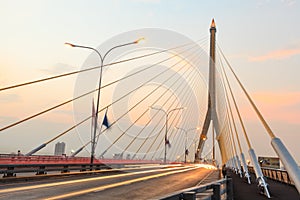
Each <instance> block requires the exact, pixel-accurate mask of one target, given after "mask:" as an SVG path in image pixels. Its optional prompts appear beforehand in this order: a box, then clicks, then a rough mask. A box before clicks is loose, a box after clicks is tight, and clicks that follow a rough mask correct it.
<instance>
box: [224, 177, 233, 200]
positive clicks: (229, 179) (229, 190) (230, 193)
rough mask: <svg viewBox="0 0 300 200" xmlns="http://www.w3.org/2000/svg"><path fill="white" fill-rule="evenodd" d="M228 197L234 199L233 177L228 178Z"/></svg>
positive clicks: (229, 199)
mask: <svg viewBox="0 0 300 200" xmlns="http://www.w3.org/2000/svg"><path fill="white" fill-rule="evenodd" d="M226 195H227V197H226V199H227V200H233V184H232V178H229V177H228V178H227V179H226Z"/></svg>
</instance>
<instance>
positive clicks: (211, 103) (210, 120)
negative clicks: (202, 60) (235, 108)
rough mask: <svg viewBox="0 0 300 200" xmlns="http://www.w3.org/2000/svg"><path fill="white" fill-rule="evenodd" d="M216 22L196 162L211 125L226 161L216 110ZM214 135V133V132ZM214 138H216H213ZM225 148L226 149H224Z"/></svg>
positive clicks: (212, 31)
mask: <svg viewBox="0 0 300 200" xmlns="http://www.w3.org/2000/svg"><path fill="white" fill-rule="evenodd" d="M216 32H217V29H216V24H215V21H214V19H212V22H211V25H210V51H209V56H210V59H209V87H208V106H207V112H206V117H205V121H204V124H203V127H202V131H201V135H200V139H199V144H198V148H197V151H196V153H195V162H199V161H200V157H201V153H202V150H203V148H204V143H205V140H206V138H207V132H208V129H209V126H210V125H211V127H212V130H213V133H214V132H215V133H216V138H217V140H218V143H219V146H220V149H221V157H222V162H223V163H225V162H226V160H227V159H226V151H222V149H224V148H225V147H224V146H223V144H224V142H220V141H219V139H218V138H219V137H218V136H219V133H220V131H219V121H218V115H217V111H216V66H215V60H216ZM213 135H214V134H213ZM220 139H221V138H220ZM213 140H214V138H213ZM213 142H214V141H213ZM224 150H225V149H224ZM213 160H215V150H214V147H213Z"/></svg>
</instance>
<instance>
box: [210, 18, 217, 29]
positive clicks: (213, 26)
mask: <svg viewBox="0 0 300 200" xmlns="http://www.w3.org/2000/svg"><path fill="white" fill-rule="evenodd" d="M210 28H216V23H215V19H214V18H213V19H212V21H211V24H210Z"/></svg>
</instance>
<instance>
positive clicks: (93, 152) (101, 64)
mask: <svg viewBox="0 0 300 200" xmlns="http://www.w3.org/2000/svg"><path fill="white" fill-rule="evenodd" d="M142 40H144V38H139V39H138V40H135V41H133V42H129V43H125V44H121V45H117V46H114V47H112V48H110V49H109V50H108V51H107V52H106V53H105V54H104V56H103V57H102V55H101V54H100V52H99V51H98V50H97V49H95V48H93V47H88V46H82V45H76V44H72V43H68V42H66V43H65V45H66V46H70V47H78V48H84V49H91V50H93V51H95V52H96V53H97V54H98V56H99V58H100V79H99V85H98V98H97V106H96V111H95V112H96V113H95V123H94V133H93V138H92V151H91V161H90V164H91V166H92V165H93V163H94V154H95V140H96V132H97V124H98V123H97V121H98V112H99V102H100V88H101V81H102V69H103V63H104V59H105V57H106V56H107V55H108V54H109V53H110V52H111V51H112V50H114V49H116V48H120V47H124V46H128V45H132V44H138V43H139V42H140V41H142Z"/></svg>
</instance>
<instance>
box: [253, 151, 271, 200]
mask: <svg viewBox="0 0 300 200" xmlns="http://www.w3.org/2000/svg"><path fill="white" fill-rule="evenodd" d="M249 156H250V159H251V162H252V164H253V168H254V171H255V175H256V179H257V181H258V187H259V188H260V190H261V192H263V194H264V195H266V196H267V197H268V198H271V197H270V193H269V190H268V184H267V183H266V181H265V179H264V175H263V173H262V171H261V168H260V166H259V164H258V160H257V157H256V154H255V152H254V150H253V149H249Z"/></svg>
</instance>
